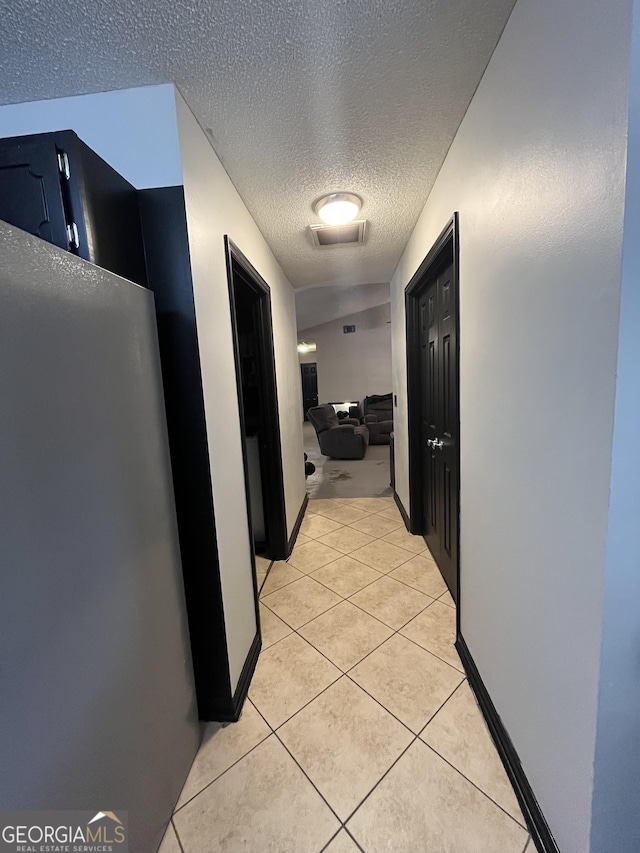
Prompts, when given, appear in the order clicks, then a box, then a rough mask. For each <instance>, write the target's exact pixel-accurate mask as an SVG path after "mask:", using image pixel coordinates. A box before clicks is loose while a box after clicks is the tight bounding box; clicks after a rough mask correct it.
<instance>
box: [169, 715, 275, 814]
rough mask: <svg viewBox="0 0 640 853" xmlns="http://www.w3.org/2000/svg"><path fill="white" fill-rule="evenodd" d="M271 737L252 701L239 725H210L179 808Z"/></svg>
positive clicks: (190, 772) (179, 802)
mask: <svg viewBox="0 0 640 853" xmlns="http://www.w3.org/2000/svg"><path fill="white" fill-rule="evenodd" d="M270 734H271V729H270V728H269V726H268V725H267V724H266V723H265V721H264V720H263V719H262V717H261V716H260V714H259V713H258V712H257V711H256V709H255V708H254V706H253V705H252V704H251V702H250V701H249V700H247V701H246V702H245V703H244V707H243V709H242V716H241V717H240V719H239V720H238V722H237V723H229V724H228V725H226V726H222V725H221V724H220V723H207V724H206V726H205V730H204V737H203V739H202V743H201V745H200V749H199V750H198V753H197V755H196V757H195V761H194V762H193V764H192V765H191V770H190V771H189V775H188V777H187V781H186V782H185V784H184V788H183V789H182V793H181V794H180V799H179V800H178V804H177V806H176V809H179V808H181V807H182V806H184V804H185V803H187V802H188V801H189V800H190V799H192V798H193V797H195V795H196V794H199V793H200V791H202V789H203V788H205V787H206V786H207V785H209V783H211V782H213V780H214V779H217V778H218V776H220V774H221V773H224V771H225V770H228V769H229V767H231V765H232V764H235V762H236V761H238V759H240V758H242V756H243V755H246V754H247V753H248V752H249V751H250V750H252V749H253V747H254V746H257V745H258V744H259V743H260V742H261V741H263V740H264V739H265V738H266V737H268V736H269V735H270Z"/></svg>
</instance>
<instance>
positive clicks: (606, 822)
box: [591, 4, 640, 853]
mask: <svg viewBox="0 0 640 853" xmlns="http://www.w3.org/2000/svg"><path fill="white" fill-rule="evenodd" d="M635 8H636V14H635V15H634V27H633V37H632V43H633V46H632V63H631V78H630V99H629V143H628V163H627V185H626V200H625V201H626V203H625V224H624V242H623V251H622V294H621V304H620V334H619V341H618V367H617V386H616V404H615V418H614V433H613V458H612V472H611V497H610V503H609V539H608V543H607V566H606V574H605V585H604V594H603V611H602V649H601V658H600V692H599V704H598V725H597V737H596V756H595V767H594V790H593V821H592V830H591V850H592V853H609V851H612V850H615V851H616V853H637V851H638V850H640V812H639V810H638V780H639V779H640V715H639V714H638V708H640V669H639V667H638V659H639V655H640V608H639V607H638V602H640V549H639V548H638V528H639V523H638V522H639V519H640V442H639V441H638V434H639V430H638V425H639V424H640V370H639V369H638V366H639V365H640V288H639V287H638V270H640V242H639V241H638V234H640V21H638V19H637V9H638V5H637V4H636V6H635Z"/></svg>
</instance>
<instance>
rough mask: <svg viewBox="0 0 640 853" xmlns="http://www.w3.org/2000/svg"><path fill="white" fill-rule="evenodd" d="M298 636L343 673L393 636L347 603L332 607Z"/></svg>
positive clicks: (389, 629) (387, 628)
mask: <svg viewBox="0 0 640 853" xmlns="http://www.w3.org/2000/svg"><path fill="white" fill-rule="evenodd" d="M300 633H301V634H302V636H303V637H304V638H305V639H306V640H308V641H309V642H310V643H311V644H312V645H313V646H315V648H316V649H318V651H320V652H322V654H323V655H325V656H326V657H328V658H329V660H330V661H332V662H333V663H335V665H336V666H339V667H340V669H341V670H343V671H344V672H346V671H347V670H348V669H351V667H352V666H354V665H355V664H357V663H358V661H361V660H362V658H363V657H365V656H366V655H368V654H369V652H371V651H373V649H375V648H376V646H379V645H380V643H382V642H384V640H386V639H388V638H389V637H390V636H391V634H392V633H393V631H392V629H391V628H389V627H388V626H387V625H383V624H382V622H379V621H378V620H377V619H374V618H373V616H369V615H368V614H367V613H363V612H362V610H359V609H358V608H357V607H354V606H353V604H350V603H349V602H348V601H343V602H342V604H338V606H337V607H332V608H331V610H328V611H327V612H326V613H323V614H322V616H318V618H317V619H314V620H313V621H312V622H309V624H308V625H305V626H304V628H301V629H300Z"/></svg>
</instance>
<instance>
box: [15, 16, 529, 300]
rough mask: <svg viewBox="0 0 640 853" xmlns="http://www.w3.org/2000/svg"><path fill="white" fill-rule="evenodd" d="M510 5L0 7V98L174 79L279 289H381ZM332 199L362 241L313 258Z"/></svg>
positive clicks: (49, 95)
mask: <svg viewBox="0 0 640 853" xmlns="http://www.w3.org/2000/svg"><path fill="white" fill-rule="evenodd" d="M513 5H514V0H399V2H390V0H313V2H312V0H136V2H132V0H100V2H87V0H0V45H1V46H2V47H1V49H0V102H1V103H16V102H20V101H27V100H37V99H41V98H53V97H62V96H66V95H74V94H82V93H86V92H95V91H100V90H108V89H119V88H125V87H129V86H138V85H143V84H149V83H160V82H169V81H171V82H175V83H176V84H177V86H178V87H179V89H180V90H181V92H182V93H183V95H184V96H185V98H186V100H187V101H188V103H189V104H190V106H191V108H192V109H193V111H194V113H195V114H196V116H197V117H198V119H199V121H200V123H201V124H202V126H203V127H204V128H207V129H209V133H210V136H211V140H212V143H213V146H214V148H215V149H216V151H217V153H218V155H219V157H220V158H221V160H222V162H223V163H224V165H225V167H226V169H227V171H228V173H229V175H230V176H231V178H232V179H233V181H234V183H235V185H236V187H237V188H238V190H239V191H240V194H241V195H242V197H243V198H244V200H245V203H246V204H247V206H248V207H249V209H250V211H251V213H252V214H253V216H254V218H255V219H256V221H257V222H258V225H259V226H260V228H261V230H262V232H263V234H264V235H265V237H266V239H267V241H268V242H269V244H270V245H271V248H272V249H273V251H274V253H275V254H276V256H277V258H278V259H279V261H280V262H281V264H282V266H283V267H284V270H285V272H286V273H287V275H288V276H289V279H290V281H291V283H292V284H293V285H294V287H296V288H302V287H311V286H319V285H329V284H333V285H353V284H369V283H379V282H388V281H389V279H390V277H391V274H392V272H393V270H394V267H395V265H396V263H397V261H398V258H399V256H400V254H401V252H402V250H403V248H404V246H405V243H406V241H407V239H408V237H409V235H410V233H411V230H412V228H413V226H414V224H415V222H416V219H417V217H418V215H419V213H420V211H421V209H422V207H423V205H424V203H425V201H426V198H427V195H428V193H429V190H430V188H431V186H432V184H433V182H434V180H435V177H436V175H437V172H438V169H439V168H440V165H441V164H442V161H443V159H444V157H445V155H446V152H447V149H448V147H449V145H450V144H451V141H452V139H453V136H454V134H455V132H456V129H457V127H458V125H459V124H460V121H461V119H462V117H463V115H464V113H465V110H466V108H467V106H468V104H469V101H470V100H471V97H472V96H473V93H474V91H475V89H476V86H477V85H478V82H479V80H480V78H481V76H482V73H483V71H484V68H485V67H486V65H487V62H488V60H489V58H490V56H491V53H492V51H493V48H494V47H495V44H496V42H497V40H498V38H499V36H500V33H501V31H502V29H503V27H504V25H505V23H506V20H507V18H508V15H509V13H510V11H511V8H512V7H513ZM336 190H349V191H352V192H355V193H358V194H359V195H360V196H362V198H363V199H364V205H363V208H362V216H363V217H364V218H366V219H368V220H369V226H368V234H367V239H366V243H365V245H364V246H351V247H349V246H340V247H331V248H328V249H314V248H313V247H312V245H311V241H310V238H309V236H308V233H307V230H306V226H307V225H308V224H309V223H311V222H319V219H318V218H317V217H316V216H315V214H314V213H313V212H312V210H311V204H312V202H313V201H314V200H315V199H316V198H317V197H318V196H320V195H322V194H323V193H327V192H331V191H336ZM443 224H444V223H443Z"/></svg>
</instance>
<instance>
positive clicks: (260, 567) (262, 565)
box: [256, 554, 271, 574]
mask: <svg viewBox="0 0 640 853" xmlns="http://www.w3.org/2000/svg"><path fill="white" fill-rule="evenodd" d="M270 565H271V559H270V558H269V557H261V556H260V555H259V554H256V572H258V574H261V573H262V574H264V573H265V572H266V571H267V569H268V568H269V566H270Z"/></svg>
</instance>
